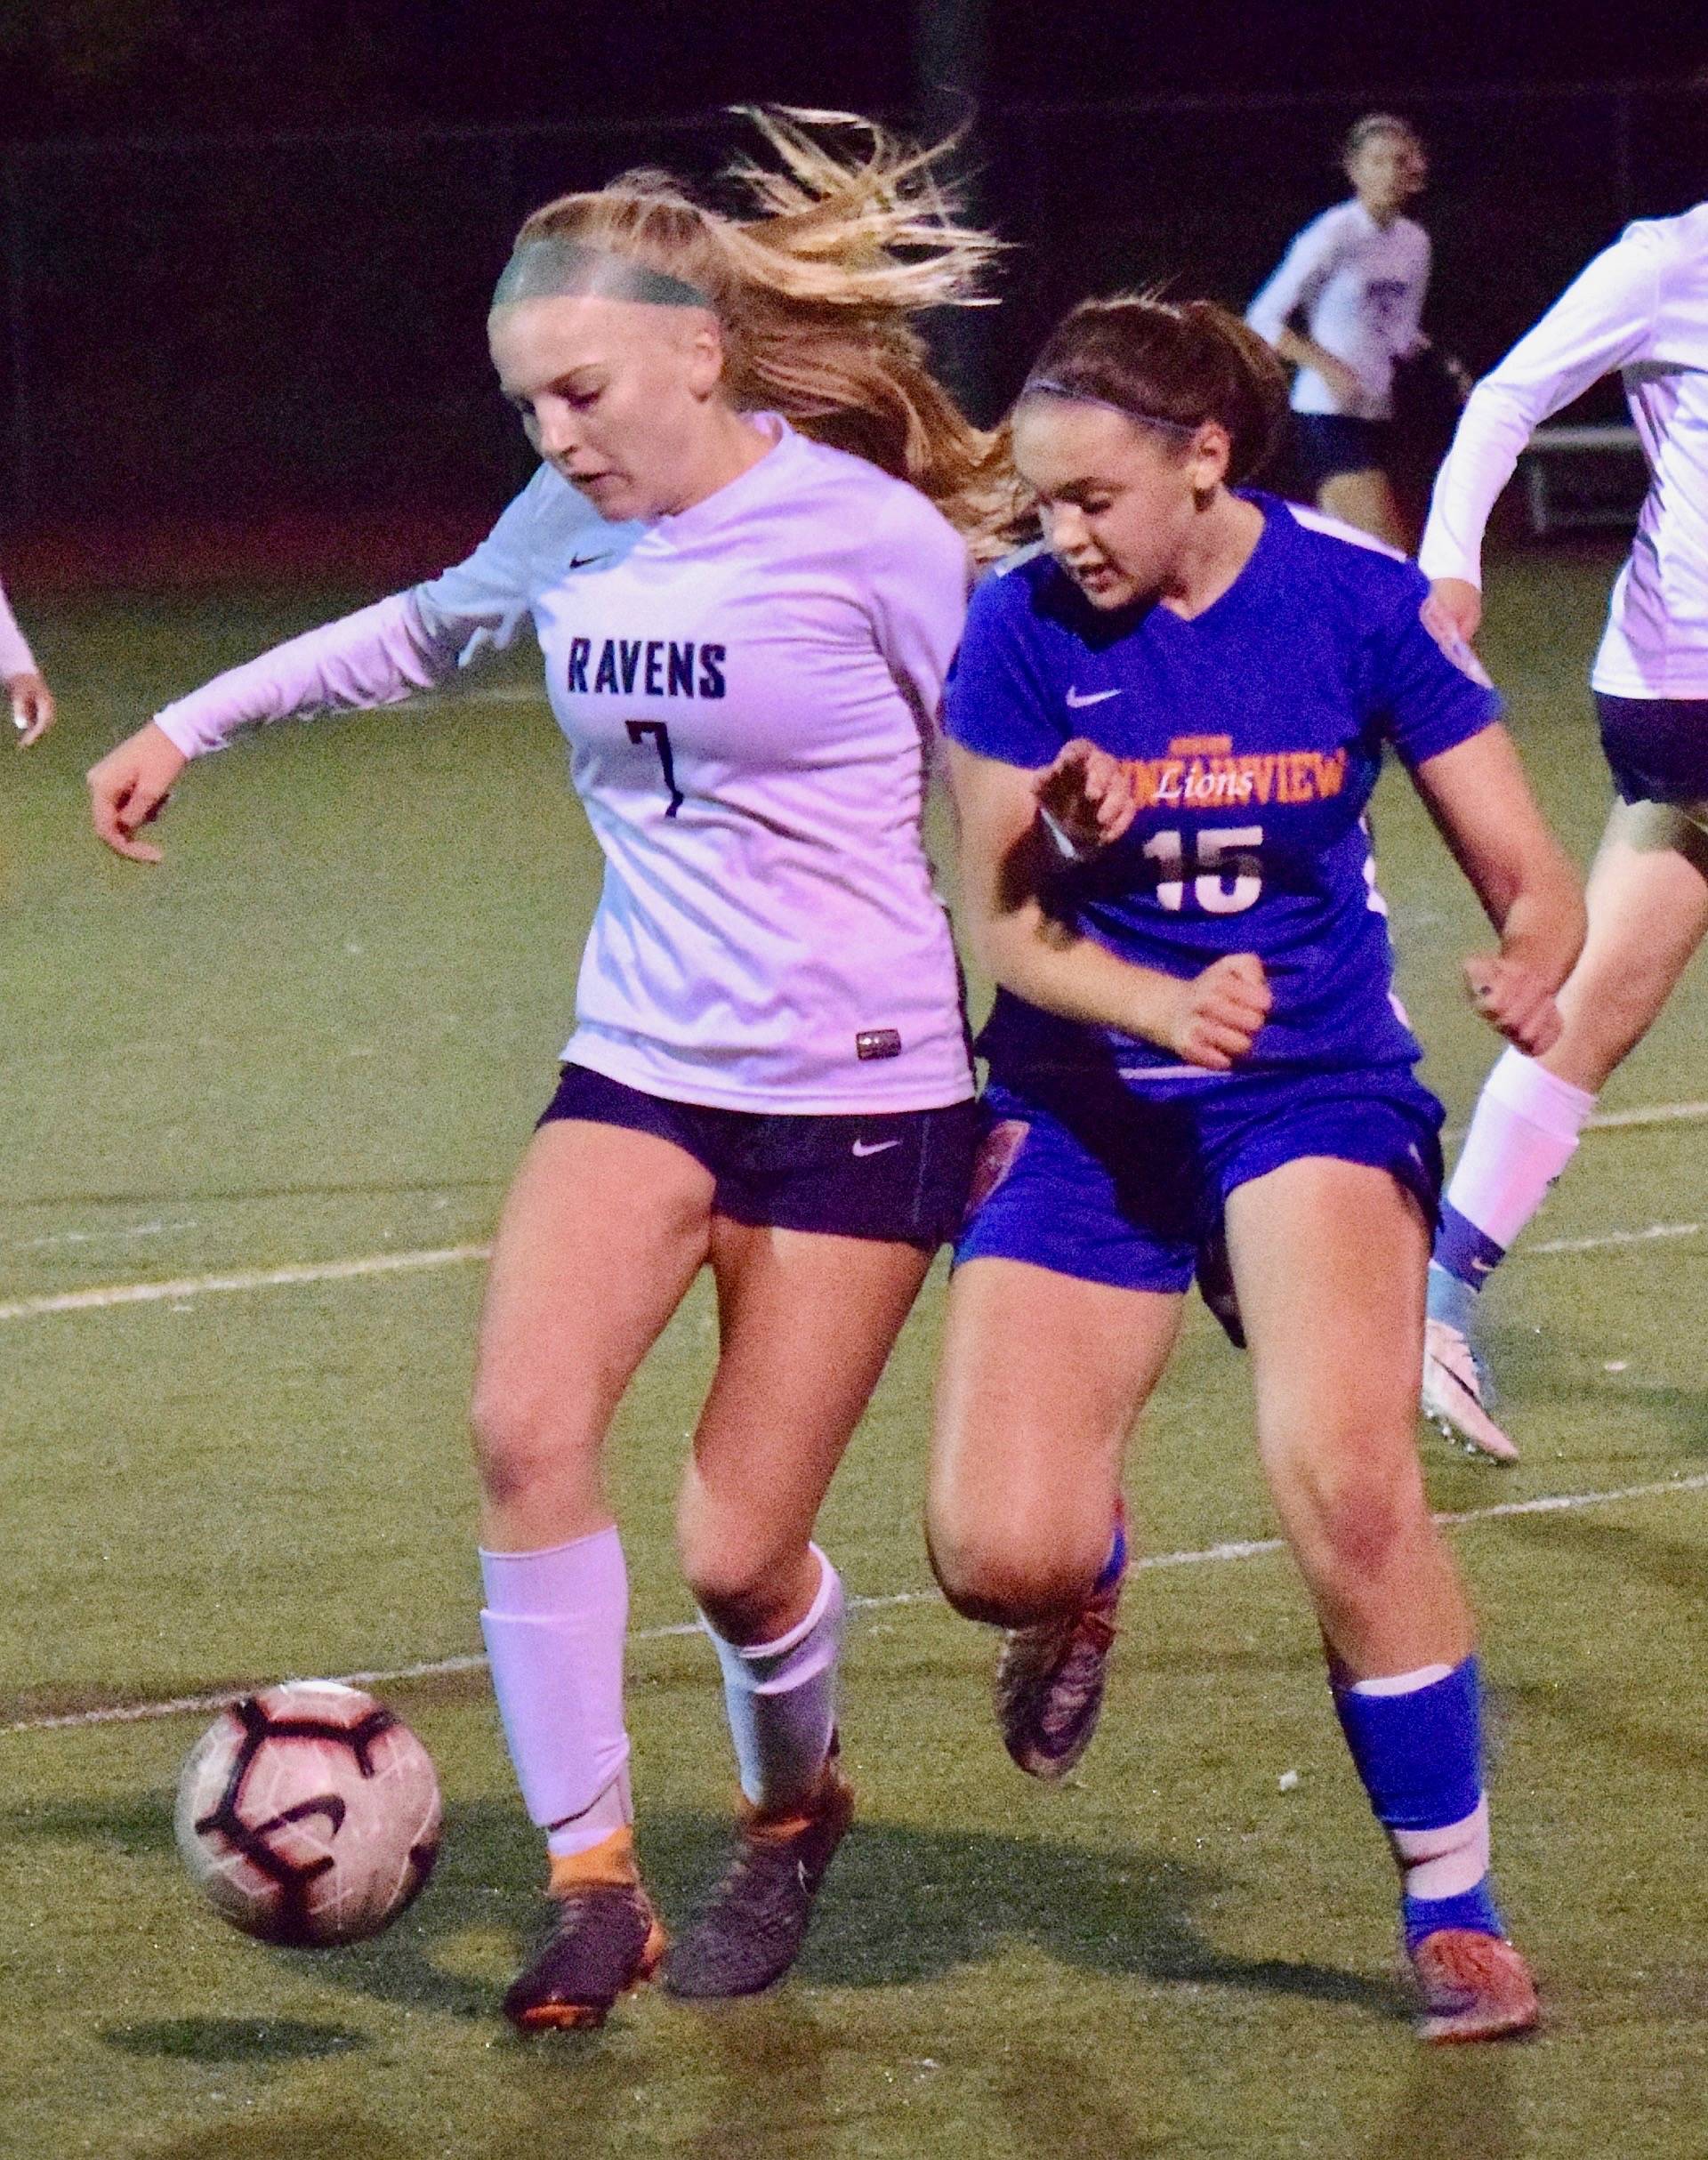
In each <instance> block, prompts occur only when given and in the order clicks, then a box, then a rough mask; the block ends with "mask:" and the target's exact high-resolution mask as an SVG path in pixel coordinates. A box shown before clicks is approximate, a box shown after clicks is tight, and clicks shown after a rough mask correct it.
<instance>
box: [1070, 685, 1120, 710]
mask: <svg viewBox="0 0 1708 2160" xmlns="http://www.w3.org/2000/svg"><path fill="white" fill-rule="evenodd" d="M1120 695H1121V693H1120V691H1119V690H1076V689H1072V688H1071V687H1070V688H1069V689H1068V704H1069V705H1071V706H1072V707H1073V709H1074V711H1075V712H1076V713H1077V712H1078V710H1079V708H1080V707H1081V706H1082V705H1101V704H1102V703H1103V701H1104V699H1105V698H1106V697H1119V696H1120Z"/></svg>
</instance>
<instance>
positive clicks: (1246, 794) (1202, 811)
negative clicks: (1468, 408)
mask: <svg viewBox="0 0 1708 2160" xmlns="http://www.w3.org/2000/svg"><path fill="white" fill-rule="evenodd" d="M1248 499H1249V500H1252V501H1253V502H1255V503H1257V504H1258V505H1259V507H1260V508H1261V510H1262V512H1263V515H1264V526H1263V531H1262V534H1261V537H1260V538H1259V540H1258V543H1257V545H1256V547H1255V549H1254V550H1253V553H1252V556H1251V559H1250V560H1249V561H1248V562H1247V563H1246V565H1245V568H1244V569H1243V570H1242V571H1241V572H1240V574H1239V576H1238V577H1237V579H1236V580H1235V582H1234V584H1232V585H1231V586H1230V587H1229V590H1228V591H1227V592H1225V593H1223V594H1222V596H1221V599H1219V600H1216V601H1215V602H1214V603H1213V605H1212V606H1211V607H1209V608H1207V609H1204V612H1203V613H1202V614H1200V615H1197V616H1196V617H1191V618H1189V619H1188V618H1183V617H1180V616H1178V615H1175V614H1173V613H1172V612H1171V611H1170V610H1169V609H1166V608H1164V607H1161V606H1151V607H1148V608H1145V609H1131V610H1126V611H1124V612H1122V613H1120V614H1116V615H1105V614H1100V612H1099V611H1098V610H1096V609H1093V608H1092V606H1091V605H1090V603H1089V602H1088V601H1086V600H1084V597H1083V596H1082V595H1081V594H1080V593H1079V592H1078V591H1077V590H1076V587H1075V586H1074V584H1072V582H1071V580H1070V579H1069V578H1068V576H1067V575H1066V574H1065V572H1063V571H1062V570H1061V569H1060V568H1059V566H1058V565H1057V564H1056V563H1055V561H1054V560H1052V559H1051V557H1049V556H1048V555H1043V554H1040V555H1035V556H1033V557H1032V558H1030V559H1029V560H1021V561H1019V563H1018V564H1017V565H1016V566H1015V567H1014V568H1011V569H1010V570H1009V571H1008V572H1007V573H1006V574H1005V575H1003V576H997V577H994V578H991V579H989V580H987V582H986V584H984V585H983V586H982V587H981V588H980V589H979V592H977V593H975V595H974V597H973V602H972V608H971V613H970V615H969V617H968V621H967V630H966V635H965V638H964V640H963V644H962V649H961V654H960V657H959V659H958V660H957V662H956V664H955V672H954V674H953V676H952V678H951V681H950V686H949V695H948V702H947V719H946V725H947V731H948V733H949V734H950V735H951V737H953V738H954V739H955V741H956V742H958V743H961V744H963V745H964V746H965V747H966V748H967V749H969V750H971V751H975V752H977V753H978V754H979V755H981V756H984V757H989V758H997V759H1000V760H1002V761H1003V762H1006V763H1009V764H1014V765H1020V766H1025V767H1028V768H1042V767H1043V766H1046V765H1048V764H1049V763H1051V761H1052V760H1053V759H1054V758H1055V756H1056V754H1057V753H1058V752H1059V750H1060V749H1061V747H1062V746H1063V745H1064V744H1065V743H1067V742H1068V741H1070V740H1072V739H1074V738H1076V737H1086V738H1088V739H1089V740H1091V741H1092V742H1093V743H1095V744H1097V746H1099V747H1100V749H1102V750H1105V751H1107V752H1108V753H1109V754H1111V755H1112V756H1115V757H1117V758H1121V759H1124V760H1126V761H1128V762H1129V766H1130V772H1131V776H1132V784H1133V786H1134V791H1135V794H1136V796H1137V799H1138V802H1139V804H1140V809H1139V814H1138V816H1137V818H1135V819H1134V822H1133V824H1132V827H1131V829H1130V830H1129V831H1128V833H1127V834H1125V836H1124V838H1123V839H1122V840H1121V841H1120V842H1117V843H1116V845H1115V846H1113V847H1111V848H1108V849H1107V850H1104V851H1103V853H1102V854H1100V855H1099V856H1098V857H1096V858H1093V859H1092V860H1091V861H1089V862H1086V863H1083V864H1079V865H1075V866H1066V867H1064V868H1063V870H1062V871H1061V873H1060V875H1059V883H1058V884H1057V886H1056V888H1055V891H1054V893H1053V897H1052V899H1051V905H1052V906H1053V907H1056V908H1058V909H1059V911H1060V912H1061V913H1062V914H1063V915H1067V916H1068V917H1069V918H1070V919H1071V920H1073V921H1074V922H1075V923H1076V924H1077V925H1078V927H1079V928H1080V929H1081V930H1083V931H1084V932H1085V934H1087V935H1088V936H1091V937H1093V938H1096V939H1099V940H1100V942H1101V943H1103V944H1105V945H1107V946H1108V947H1110V948H1111V949H1112V950H1113V951H1115V952H1116V953H1118V954H1120V955H1123V956H1124V958H1127V959H1130V960H1133V961H1136V962H1139V963H1142V964H1144V965H1146V966H1149V967H1154V968H1159V969H1161V970H1163V971H1165V972H1167V973H1169V974H1172V975H1178V976H1182V977H1190V976H1192V975H1196V974H1197V973H1198V972H1200V971H1202V970H1203V969H1204V968H1206V967H1208V966H1210V965H1211V964H1212V963H1213V962H1215V961H1216V960H1219V959H1221V958H1222V957H1223V956H1224V955H1227V954H1229V953H1240V952H1250V953H1255V954H1256V955H1258V956H1259V957H1260V958H1261V961H1262V963H1263V965H1264V968H1265V970H1266V971H1267V972H1268V975H1269V982H1270V985H1271V987H1272V989H1273V992H1274V997H1275V1003H1274V1005H1273V1008H1272V1010H1271V1013H1270V1017H1269V1020H1268V1022H1267V1023H1266V1025H1265V1026H1264V1028H1262V1030H1261V1033H1260V1034H1259V1036H1258V1037H1257V1039H1256V1042H1255V1043H1254V1044H1253V1051H1252V1054H1251V1056H1250V1058H1249V1059H1247V1060H1245V1061H1243V1062H1242V1064H1241V1065H1240V1067H1239V1068H1237V1071H1239V1072H1241V1073H1251V1072H1253V1071H1260V1070H1262V1069H1265V1068H1268V1069H1275V1070H1292V1071H1299V1070H1309V1069H1311V1068H1318V1069H1323V1070H1341V1069H1347V1068H1353V1067H1363V1066H1370V1065H1378V1064H1388V1063H1394V1062H1407V1061H1410V1060H1414V1059H1415V1058H1416V1057H1417V1055H1418V1054H1419V1053H1418V1046H1417V1044H1416V1042H1415V1041H1414V1038H1413V1036H1412V1035H1411V1032H1410V1030H1409V1028H1407V1027H1406V1022H1405V1019H1404V1015H1403V1014H1402V1013H1401V1012H1400V1011H1399V1010H1398V1006H1397V1004H1396V1003H1395V1001H1394V998H1393V995H1392V991H1391V988H1390V982H1391V975H1392V954H1391V951H1390V946H1389V941H1388V931H1387V920H1386V912H1387V911H1386V909H1385V908H1384V907H1383V906H1382V901H1381V899H1380V897H1379V896H1378V894H1377V892H1376V890H1375V883H1374V861H1373V858H1372V852H1371V843H1370V834H1369V828H1368V825H1367V822H1366V806H1367V805H1368V802H1369V800H1370V794H1371V791H1372V789H1373V788H1374V785H1375V781H1376V776H1377V773H1378V770H1379V769H1380V765H1381V761H1382V751H1383V747H1384V746H1385V745H1386V744H1389V743H1391V744H1392V745H1393V746H1394V747H1395V748H1396V750H1398V753H1399V754H1400V756H1401V757H1402V758H1403V759H1405V761H1406V763H1407V764H1408V765H1412V766H1416V765H1418V764H1421V763H1422V762H1423V761H1424V760H1426V759H1428V758H1430V757H1434V756H1436V755H1437V754H1439V753H1440V752H1442V751H1445V750H1449V749H1452V748H1453V747H1454V746H1455V745H1456V744H1459V743H1462V742H1464V741H1465V740H1467V739H1468V738H1469V737H1471V736H1473V735H1475V734H1477V733H1478V732H1479V730H1481V729H1483V728H1485V727H1486V726H1487V725H1488V724H1489V722H1490V721H1493V720H1494V719H1495V717H1496V715H1497V714H1498V713H1499V710H1500V700H1499V699H1498V697H1496V696H1495V692H1494V691H1493V690H1492V689H1490V688H1489V686H1488V683H1487V679H1486V677H1485V676H1483V675H1482V673H1481V670H1480V669H1479V668H1478V666H1477V663H1476V662H1475V660H1474V659H1473V658H1472V657H1471V656H1470V654H1469V653H1468V652H1467V651H1466V650H1465V649H1464V648H1463V647H1462V646H1460V645H1458V643H1457V641H1455V640H1454V639H1453V638H1452V637H1451V635H1450V634H1449V633H1446V632H1445V631H1442V630H1438V628H1435V627H1432V626H1431V625H1432V620H1433V617H1432V614H1431V611H1430V593H1429V586H1428V584H1427V582H1426V581H1425V580H1424V578H1423V577H1422V575H1421V573H1420V572H1419V571H1418V570H1417V569H1416V568H1414V566H1413V565H1412V564H1411V563H1409V562H1406V561H1404V560H1401V559H1400V558H1398V557H1397V556H1394V555H1391V554H1390V553H1389V552H1388V551H1387V550H1386V549H1382V548H1380V547H1378V546H1377V545H1375V544H1373V543H1371V542H1368V541H1367V540H1366V539H1365V537H1364V536H1362V535H1359V534H1353V533H1351V532H1350V531H1349V529H1348V528H1345V527H1343V526H1341V525H1338V524H1336V523H1334V522H1333V520H1327V519H1325V518H1322V517H1320V516H1318V515H1317V513H1316V512H1309V511H1302V510H1301V509H1299V508H1298V507H1297V506H1296V505H1293V504H1285V503H1283V502H1281V501H1279V500H1277V499H1276V498H1274V497H1271V496H1261V495H1255V494H1253V495H1250V496H1248ZM979 1048H980V1050H981V1051H982V1052H984V1053H985V1054H986V1055H987V1057H988V1059H989V1060H990V1067H991V1074H992V1077H993V1078H995V1079H998V1080H1002V1081H1004V1082H1007V1083H1009V1084H1015V1085H1019V1084H1024V1081H1025V1079H1026V1077H1027V1074H1028V1072H1033V1071H1038V1070H1044V1069H1050V1070H1054V1069H1059V1068H1064V1067H1068V1068H1072V1067H1074V1066H1076V1065H1085V1064H1088V1063H1091V1064H1102V1065H1105V1066H1107V1065H1108V1063H1109V1062H1110V1061H1111V1060H1113V1061H1114V1063H1115V1064H1116V1067H1117V1068H1118V1069H1119V1070H1120V1072H1121V1074H1122V1076H1124V1078H1125V1079H1126V1080H1127V1081H1128V1082H1129V1083H1130V1084H1136V1085H1143V1086H1145V1087H1146V1088H1147V1089H1148V1091H1154V1090H1156V1089H1157V1088H1158V1087H1161V1088H1164V1089H1167V1088H1172V1087H1177V1086H1187V1085H1202V1084H1211V1085H1213V1084H1215V1083H1216V1081H1217V1080H1218V1079H1220V1078H1222V1077H1224V1076H1219V1075H1214V1074H1209V1073H1205V1072H1201V1071H1199V1070H1197V1069H1196V1068H1190V1067H1182V1066H1181V1065H1180V1064H1179V1063H1178V1062H1176V1061H1175V1060H1173V1059H1172V1057H1171V1055H1170V1053H1168V1052H1165V1051H1164V1050H1162V1049H1160V1048H1157V1047H1156V1046H1155V1045H1153V1044H1147V1043H1140V1042H1137V1041H1134V1040H1132V1039H1130V1038H1128V1037H1126V1036H1122V1035H1119V1034H1117V1033H1116V1032H1115V1031H1113V1030H1097V1029H1093V1028H1084V1027H1082V1026H1079V1025H1078V1024H1076V1023H1074V1022H1070V1021H1068V1020H1059V1019H1057V1018H1055V1017H1054V1016H1052V1015H1051V1014H1047V1013H1044V1012H1041V1011H1038V1010H1037V1009H1036V1008H1035V1007H1034V1006H1031V1005H1028V1004H1027V1003H1025V1002H1024V1001H1023V1000H1021V999H1019V998H1017V997H1014V996H1012V995H1010V994H1008V993H1007V992H1003V993H1002V994H1001V995H999V997H998V999H997V1003H996V1008H995V1011H994V1012H993V1014H992V1017H991V1020H990V1023H989V1025H988V1027H987V1029H986V1031H985V1034H984V1036H983V1037H982V1038H981V1040H980V1044H979Z"/></svg>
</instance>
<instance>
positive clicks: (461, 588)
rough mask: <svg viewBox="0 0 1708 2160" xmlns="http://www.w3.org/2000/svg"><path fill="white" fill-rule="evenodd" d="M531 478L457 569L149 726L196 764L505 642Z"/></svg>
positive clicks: (514, 606)
mask: <svg viewBox="0 0 1708 2160" xmlns="http://www.w3.org/2000/svg"><path fill="white" fill-rule="evenodd" d="M542 471H544V467H543V468H542ZM537 480H538V476H537V475H536V480H535V481H532V482H530V483H529V485H528V487H527V488H524V489H523V491H522V493H521V494H520V496H517V498H516V500H515V501H514V502H513V503H512V504H510V506H509V508H508V509H507V510H506V511H505V512H504V515H503V516H502V517H501V518H500V519H499V520H498V522H497V524H496V525H495V527H494V528H493V529H492V531H491V532H490V533H489V534H488V535H487V537H486V539H484V540H483V541H482V542H481V543H480V544H479V547H478V548H476V549H475V551H474V552H473V554H471V556H470V557H469V558H468V559H467V560H466V561H463V562H460V563H458V564H456V565H455V567H454V568H451V569H448V570H446V571H444V572H442V573H441V575H440V576H438V577H435V578H432V579H431V580H430V581H429V582H428V583H427V584H420V585H416V586H415V587H413V588H412V589H411V590H410V591H409V592H394V593H393V594H392V595H391V598H390V599H389V600H379V601H376V602H375V605H374V606H373V607H371V608H359V609H357V611H356V612H355V613H354V614H353V615H346V616H341V617H339V619H338V620H337V621H336V622H333V623H325V624H322V625H320V626H319V627H318V629H315V630H310V631H306V632H304V633H303V634H302V636H301V637H297V638H291V639H289V640H288V641H286V643H285V644H283V645H276V646H274V647H273V648H272V649H271V650H270V652H264V653H262V654H261V655H260V656H259V657H257V658H255V659H254V660H248V661H246V662H245V663H244V664H243V665H242V666H240V667H233V668H228V669H227V670H226V672H225V673H223V674H222V675H216V676H215V677H214V680H213V681H211V682H206V683H204V684H203V685H202V687H201V688H200V689H196V690H192V691H191V692H190V693H189V696H188V697H181V698H178V699H177V700H176V701H175V702H174V703H173V704H172V705H167V706H165V708H164V709H163V710H162V711H160V712H158V713H156V714H155V716H154V719H155V725H156V726H157V728H159V729H160V730H161V731H162V733H163V734H165V736H166V737H168V738H169V740H170V741H172V742H173V744H175V745H176V746H177V747H178V748H179V749H180V750H181V751H182V752H183V754H184V755H185V756H186V757H199V756H202V755H204V754H206V753H207V752H209V751H212V750H219V749H222V748H223V746H225V745H226V744H227V743H229V742H230V739H231V737H233V736H234V735H235V734H237V733H238V730H239V729H242V728H246V727H254V726H258V725H265V724H266V723H267V722H269V721H276V720H297V719H303V718H306V717H307V716H308V715H309V714H310V713H348V712H360V711H367V710H369V709H371V708H372V707H374V706H375V705H398V704H400V703H401V702H402V700H403V699H405V698H406V697H414V696H415V694H416V693H417V692H418V691H421V690H426V689H432V688H434V686H435V685H436V684H438V683H440V682H443V681H445V680H446V679H447V677H448V676H450V675H453V674H455V672H456V670H457V669H458V667H459V666H466V665H469V664H470V663H471V661H473V660H476V659H479V658H480V657H483V656H484V655H485V654H486V653H487V652H490V651H497V650H498V649H501V648H502V647H504V646H505V645H507V644H509V643H510V641H511V640H512V638H513V637H514V636H515V635H516V633H517V631H518V629H519V628H520V625H521V624H522V623H523V622H524V621H525V620H526V619H527V617H528V609H529V605H530V602H531V599H532V592H531V586H530V582H529V579H530V568H531V561H532V549H531V546H530V537H531V534H532V530H533V527H534V523H535V518H536V500H537V497H536V488H537Z"/></svg>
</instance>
